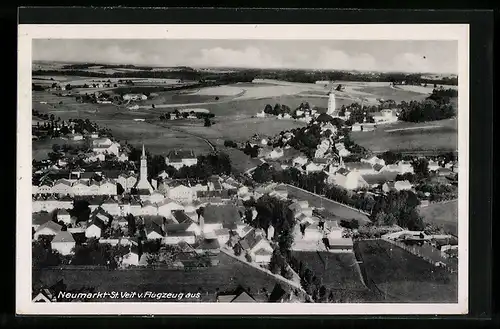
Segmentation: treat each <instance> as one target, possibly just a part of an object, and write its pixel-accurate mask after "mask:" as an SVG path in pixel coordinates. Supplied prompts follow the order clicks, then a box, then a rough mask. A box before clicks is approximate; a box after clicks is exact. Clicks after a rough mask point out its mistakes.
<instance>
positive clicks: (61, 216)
mask: <svg viewBox="0 0 500 329" xmlns="http://www.w3.org/2000/svg"><path fill="white" fill-rule="evenodd" d="M57 220H58V221H61V222H63V223H64V224H66V225H67V224H70V223H71V216H70V214H69V212H68V211H67V210H66V209H59V210H58V211H57Z"/></svg>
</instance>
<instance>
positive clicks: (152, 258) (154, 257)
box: [146, 253, 158, 266]
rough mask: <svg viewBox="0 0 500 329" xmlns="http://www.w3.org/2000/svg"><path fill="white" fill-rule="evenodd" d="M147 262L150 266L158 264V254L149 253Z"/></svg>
mask: <svg viewBox="0 0 500 329" xmlns="http://www.w3.org/2000/svg"><path fill="white" fill-rule="evenodd" d="M146 262H147V263H148V266H153V265H156V264H158V254H152V253H149V254H148V255H147V256H146Z"/></svg>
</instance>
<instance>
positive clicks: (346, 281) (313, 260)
mask: <svg viewBox="0 0 500 329" xmlns="http://www.w3.org/2000/svg"><path fill="white" fill-rule="evenodd" d="M292 256H293V257H295V258H296V259H297V260H299V261H301V262H302V263H303V264H305V265H306V266H307V267H308V268H309V269H310V270H312V271H313V272H314V273H315V274H316V275H317V276H320V277H321V278H322V282H323V285H324V286H325V288H327V289H328V290H333V291H334V295H336V296H337V297H338V298H341V299H342V302H351V303H356V302H370V301H376V298H377V296H376V295H375V294H374V293H373V292H371V291H370V290H369V289H368V288H367V287H366V286H365V285H364V284H363V280H362V276H361V273H360V270H359V266H358V263H357V262H356V258H355V257H354V254H353V253H345V254H339V253H330V252H324V251H323V252H316V251H294V252H292Z"/></svg>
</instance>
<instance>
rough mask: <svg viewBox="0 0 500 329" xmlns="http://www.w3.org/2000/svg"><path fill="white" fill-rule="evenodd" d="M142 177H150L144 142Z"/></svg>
mask: <svg viewBox="0 0 500 329" xmlns="http://www.w3.org/2000/svg"><path fill="white" fill-rule="evenodd" d="M140 179H146V180H147V179H148V160H147V158H146V152H145V150H144V144H142V155H141V171H140Z"/></svg>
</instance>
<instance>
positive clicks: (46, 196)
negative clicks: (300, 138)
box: [33, 147, 272, 265]
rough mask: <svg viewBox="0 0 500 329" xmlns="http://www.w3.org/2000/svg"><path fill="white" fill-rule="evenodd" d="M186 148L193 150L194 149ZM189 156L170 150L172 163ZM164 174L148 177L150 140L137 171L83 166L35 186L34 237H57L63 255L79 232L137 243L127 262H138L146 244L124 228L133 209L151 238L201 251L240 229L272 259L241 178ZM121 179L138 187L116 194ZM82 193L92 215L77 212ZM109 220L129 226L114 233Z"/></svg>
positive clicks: (261, 258) (250, 249)
mask: <svg viewBox="0 0 500 329" xmlns="http://www.w3.org/2000/svg"><path fill="white" fill-rule="evenodd" d="M187 155H188V156H190V157H194V154H192V153H191V154H187ZM184 159H186V157H184V155H183V154H181V153H179V152H175V153H172V154H170V155H169V161H172V162H170V163H176V162H178V163H179V164H182V165H190V162H188V163H187V164H186V163H185V162H184V163H183V162H182V161H183V160H184ZM187 159H190V158H187ZM164 174H165V173H160V175H159V177H158V178H159V179H161V183H160V184H158V183H157V181H156V180H151V182H150V181H149V180H148V178H147V177H148V175H147V159H146V155H145V150H144V147H143V151H142V156H141V167H140V173H139V176H138V177H137V175H135V174H134V173H132V172H129V173H120V174H118V175H116V173H114V175H113V173H102V172H99V173H96V172H78V171H77V172H72V173H71V175H70V177H69V178H68V179H60V180H58V181H56V182H55V183H54V184H53V185H52V186H48V185H42V186H37V187H36V189H35V187H34V193H33V194H34V195H33V230H34V234H33V238H34V239H37V238H38V237H39V236H41V235H44V236H47V235H48V236H53V239H52V242H51V243H52V247H53V249H55V250H58V251H59V252H60V253H61V254H64V255H68V254H71V253H72V250H73V248H74V246H75V243H76V240H75V238H74V237H73V236H74V235H75V234H83V235H84V236H85V238H97V239H99V241H101V242H105V243H110V244H112V245H116V244H118V243H120V244H125V245H130V246H131V251H130V254H129V255H128V256H127V257H124V259H123V264H125V265H138V264H139V261H140V259H141V255H139V254H140V250H141V248H140V247H137V248H135V247H134V245H137V244H134V242H130V241H131V240H130V238H132V237H129V236H127V235H124V234H127V229H126V228H128V225H129V223H128V220H127V219H126V217H127V216H129V215H132V216H133V217H134V218H135V221H136V222H137V224H138V225H142V226H143V227H144V235H145V238H146V239H147V240H161V242H162V243H163V244H165V245H173V244H178V243H180V242H183V243H187V244H189V245H190V246H192V247H193V248H195V250H198V251H204V252H218V250H219V248H220V246H223V245H224V244H226V243H227V242H228V241H229V238H230V232H233V233H234V235H237V236H238V237H239V238H240V240H241V247H242V250H244V251H245V253H246V254H248V255H249V256H250V257H251V258H252V259H253V260H255V261H256V262H257V263H259V264H265V263H266V262H268V261H269V259H270V257H271V253H272V248H270V245H269V242H268V241H267V239H264V238H263V237H262V235H261V233H259V232H254V231H253V230H252V228H251V227H250V226H248V225H247V224H245V223H244V222H243V220H242V216H243V215H242V214H243V213H244V212H243V211H241V209H240V208H239V207H240V206H241V205H239V204H238V202H237V200H235V198H234V197H233V196H235V195H236V194H237V188H238V186H239V184H238V183H237V182H236V181H234V179H232V178H228V179H222V178H221V177H218V176H213V177H211V178H209V179H208V182H207V184H205V185H202V184H196V185H191V184H189V182H187V183H186V184H184V183H183V182H179V181H173V180H168V179H166V177H165V176H164ZM97 177H99V178H98V179H96V178H97ZM110 177H112V178H110ZM163 178H165V179H163ZM117 184H120V185H122V187H123V188H124V190H125V191H126V190H130V189H132V188H134V189H136V190H137V191H138V194H137V195H128V194H125V195H117V194H118V193H117ZM103 196H104V197H103ZM76 199H79V200H86V201H87V203H88V206H89V208H90V211H91V213H90V216H89V218H88V220H84V221H82V220H81V218H80V219H79V218H77V217H76V216H73V217H72V216H70V212H71V211H72V209H73V201H74V200H76ZM110 227H114V228H116V230H118V232H119V231H120V230H122V235H123V236H120V237H119V238H110V233H109V228H110ZM116 230H115V231H113V232H116ZM114 234H115V235H116V233H114ZM118 235H120V234H118ZM252 237H253V238H252ZM132 240H133V239H132ZM266 243H267V244H266ZM132 247H134V248H132Z"/></svg>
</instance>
